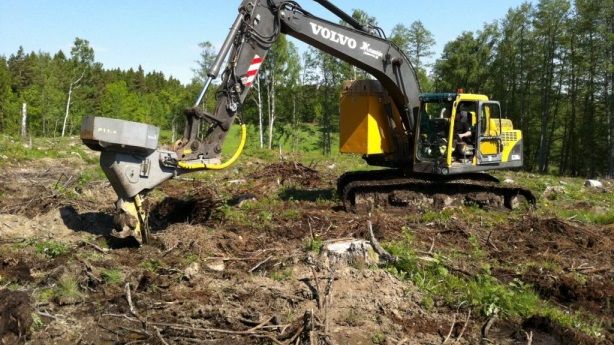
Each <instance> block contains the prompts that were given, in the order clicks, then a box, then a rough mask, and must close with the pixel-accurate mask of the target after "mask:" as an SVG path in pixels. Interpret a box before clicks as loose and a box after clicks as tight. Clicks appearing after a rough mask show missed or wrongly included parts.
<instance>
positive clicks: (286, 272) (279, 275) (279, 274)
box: [270, 267, 292, 282]
mask: <svg viewBox="0 0 614 345" xmlns="http://www.w3.org/2000/svg"><path fill="white" fill-rule="evenodd" d="M270 277H271V279H273V280H275V281H278V282H283V281H286V280H288V279H290V278H292V267H286V268H284V269H279V270H276V271H273V272H271V274H270Z"/></svg>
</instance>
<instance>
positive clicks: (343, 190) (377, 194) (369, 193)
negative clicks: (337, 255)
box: [337, 169, 536, 213]
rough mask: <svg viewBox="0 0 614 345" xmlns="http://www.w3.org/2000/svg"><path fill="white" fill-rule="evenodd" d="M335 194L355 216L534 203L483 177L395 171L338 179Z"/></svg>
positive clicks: (530, 196) (514, 188) (512, 188)
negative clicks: (383, 210)
mask: <svg viewBox="0 0 614 345" xmlns="http://www.w3.org/2000/svg"><path fill="white" fill-rule="evenodd" d="M337 191H338V193H339V197H340V199H341V200H342V202H343V206H344V207H345V209H346V210H347V211H348V212H358V213H360V212H364V211H368V210H371V209H373V208H382V207H384V208H387V207H394V208H406V207H411V206H416V207H421V206H434V207H436V208H443V207H445V206H450V205H453V204H463V205H470V204H473V205H477V206H479V207H490V208H502V207H505V208H509V209H513V208H515V207H517V206H518V204H519V203H520V201H521V199H522V198H524V199H525V200H526V202H528V203H529V204H530V205H535V201H536V199H535V196H534V195H533V193H532V192H531V191H530V190H528V189H525V188H521V187H518V186H512V185H510V186H504V185H501V184H500V183H499V180H498V179H496V178H495V177H493V176H491V175H488V174H483V173H468V174H461V175H454V176H438V175H427V174H412V175H406V174H404V173H403V172H402V171H401V170H396V169H389V170H376V171H357V172H349V173H346V174H343V175H342V176H341V177H339V179H338V180H337Z"/></svg>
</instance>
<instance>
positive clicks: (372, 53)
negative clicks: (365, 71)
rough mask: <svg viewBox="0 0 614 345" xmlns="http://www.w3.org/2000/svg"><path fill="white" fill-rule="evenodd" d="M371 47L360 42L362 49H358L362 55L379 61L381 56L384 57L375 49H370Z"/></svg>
mask: <svg viewBox="0 0 614 345" xmlns="http://www.w3.org/2000/svg"><path fill="white" fill-rule="evenodd" d="M370 47H371V45H370V44H369V43H367V42H362V47H360V49H361V50H362V51H363V54H365V55H367V56H370V57H373V58H376V59H378V60H379V59H381V58H382V56H384V53H382V52H381V51H379V50H375V49H371V48H370Z"/></svg>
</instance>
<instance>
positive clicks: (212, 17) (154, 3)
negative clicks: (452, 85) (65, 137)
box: [0, 0, 524, 82]
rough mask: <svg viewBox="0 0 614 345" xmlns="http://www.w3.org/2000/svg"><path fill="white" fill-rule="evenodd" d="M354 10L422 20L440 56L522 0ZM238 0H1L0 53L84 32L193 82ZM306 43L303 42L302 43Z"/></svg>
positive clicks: (62, 41)
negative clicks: (202, 49)
mask: <svg viewBox="0 0 614 345" xmlns="http://www.w3.org/2000/svg"><path fill="white" fill-rule="evenodd" d="M298 2H299V3H300V4H301V5H302V6H303V7H304V8H305V9H307V10H308V11H310V12H312V13H314V14H316V15H318V16H321V17H323V18H326V19H329V20H333V21H337V20H338V19H337V18H336V17H334V15H332V14H331V13H329V12H327V11H326V10H325V9H322V8H321V7H320V6H319V5H318V4H317V3H315V2H314V1H312V0H298ZM332 2H333V3H335V4H336V5H337V6H338V7H340V8H342V9H344V10H346V11H347V12H351V10H352V9H353V8H360V9H363V10H365V11H366V12H367V13H369V14H370V15H371V16H374V17H376V18H377V20H378V22H379V24H380V26H381V27H382V28H383V29H384V30H385V31H386V33H389V32H390V30H391V29H392V27H393V26H394V25H395V24H397V23H403V24H405V25H407V26H409V25H410V24H411V23H412V22H413V21H415V20H421V21H422V22H423V23H424V25H425V26H426V28H427V29H429V30H430V31H431V32H432V33H433V35H434V36H435V39H436V41H437V45H436V47H435V52H436V55H435V56H436V57H437V56H439V54H440V53H441V50H442V49H443V46H444V45H445V43H446V42H448V41H450V40H452V39H454V38H455V37H456V36H458V35H459V34H460V33H461V32H463V31H476V30H479V29H480V28H481V27H482V25H483V23H485V22H492V21H494V20H497V19H500V18H502V17H503V16H504V15H505V13H506V12H507V10H508V9H509V8H510V7H516V6H518V5H520V4H521V3H522V2H524V0H462V1H455V0H439V1H424V0H420V1H418V0H404V1H401V0H387V1H384V0H354V1H352V0H333V1H332ZM239 3H240V0H217V1H214V0H176V1H172V0H106V1H100V0H99V1H94V0H79V1H77V0H61V1H49V0H0V55H4V56H8V55H10V54H12V53H14V52H16V51H17V49H18V48H19V46H20V45H21V46H23V47H24V49H25V50H26V51H39V50H40V51H44V52H51V53H55V52H57V51H58V50H60V49H61V50H64V52H66V53H68V51H69V50H70V47H71V45H72V42H73V40H74V38H75V37H81V38H85V39H87V40H89V41H90V44H91V45H92V47H93V48H94V50H95V53H96V61H99V62H102V63H103V64H104V66H105V67H107V68H114V67H121V68H130V67H134V68H136V67H137V66H138V65H139V64H140V65H141V66H143V68H144V69H145V71H152V70H157V71H162V72H164V73H165V74H167V75H169V74H170V75H172V76H174V77H175V78H178V79H179V80H181V81H182V82H188V81H189V80H190V79H191V77H192V75H193V73H192V68H194V66H195V60H197V59H198V54H199V48H198V42H202V41H211V42H212V43H214V44H215V45H217V46H219V45H220V44H221V42H222V41H223V40H224V38H225V37H226V34H227V32H228V28H229V26H230V25H231V24H232V21H233V19H234V17H235V16H236V13H237V7H238V5H239ZM299 47H300V49H304V46H303V45H299Z"/></svg>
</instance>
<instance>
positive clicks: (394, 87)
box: [81, 0, 535, 243]
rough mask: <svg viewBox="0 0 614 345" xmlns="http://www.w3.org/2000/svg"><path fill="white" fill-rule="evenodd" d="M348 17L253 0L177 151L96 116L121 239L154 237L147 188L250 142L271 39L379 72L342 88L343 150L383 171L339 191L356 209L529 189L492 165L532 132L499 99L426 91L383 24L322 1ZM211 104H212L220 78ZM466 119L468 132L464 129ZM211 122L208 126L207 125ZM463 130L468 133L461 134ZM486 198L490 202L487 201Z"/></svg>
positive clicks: (356, 177) (509, 159)
mask: <svg viewBox="0 0 614 345" xmlns="http://www.w3.org/2000/svg"><path fill="white" fill-rule="evenodd" d="M314 1H316V2H317V3H319V4H320V5H322V6H324V7H325V8H326V9H327V10H329V11H330V12H332V13H333V14H335V15H336V16H337V17H339V18H340V19H341V21H342V22H343V23H342V24H336V23H334V22H332V21H328V20H325V19H322V18H319V17H317V16H315V15H313V14H311V13H309V12H308V11H307V10H305V9H303V8H302V7H301V6H300V4H299V3H297V2H295V1H288V0H243V1H242V3H241V4H240V6H239V11H238V12H239V13H238V15H237V17H236V19H235V20H234V22H233V24H232V26H231V28H230V32H229V34H228V36H227V38H226V40H225V41H224V43H223V44H222V46H221V48H220V51H219V54H218V55H217V57H216V59H215V61H214V62H213V64H212V65H211V66H210V70H209V71H208V76H207V79H206V81H205V84H204V87H203V88H202V91H201V92H200V94H199V95H198V97H197V99H196V102H195V103H194V105H193V107H191V108H189V109H188V110H186V112H185V115H186V125H185V129H184V133H183V137H182V139H181V140H179V141H178V142H177V143H176V145H175V147H174V149H173V150H164V149H160V148H159V147H158V140H159V128H157V127H155V126H152V125H148V124H143V123H136V122H131V121H125V120H118V119H111V118H104V117H86V118H85V119H84V121H83V123H82V128H81V139H82V141H83V142H84V143H85V144H86V145H87V146H88V147H90V148H91V149H94V150H98V151H101V154H100V165H101V167H102V169H103V171H104V173H105V174H106V176H107V178H108V179H109V181H110V183H111V185H112V187H113V189H114V190H115V192H116V193H117V195H118V201H117V203H116V207H117V215H116V217H115V230H114V231H113V234H114V235H115V236H117V237H121V238H125V237H133V238H135V239H137V240H138V241H139V242H141V243H142V242H147V241H148V237H149V232H148V230H147V220H146V218H147V214H146V212H145V210H144V209H143V197H144V195H145V194H146V193H147V192H148V191H150V190H152V189H154V188H155V187H156V186H158V185H160V184H161V183H163V182H164V181H166V180H169V179H172V178H174V177H177V176H179V175H182V174H186V173H190V172H194V171H202V170H220V169H225V168H227V167H228V166H230V165H231V164H232V163H234V162H235V161H236V160H237V159H238V157H239V155H240V154H241V151H242V149H243V147H244V145H245V141H246V127H245V123H243V121H242V119H241V115H240V110H241V107H242V105H243V103H244V101H245V98H246V97H247V95H248V93H249V92H250V90H251V89H252V87H253V84H254V80H255V78H256V77H257V74H258V71H259V69H260V66H261V65H262V63H263V61H264V60H265V59H266V58H267V52H268V51H269V49H270V48H271V45H272V44H273V43H275V41H276V40H277V39H278V38H279V37H280V35H281V34H286V35H289V36H292V37H295V38H296V39H298V40H300V41H303V42H305V43H306V44H308V45H310V46H313V47H315V48H317V49H320V50H321V51H323V52H325V53H328V54H330V55H332V56H334V57H336V58H338V59H340V60H343V61H345V62H347V63H349V64H351V65H353V66H356V67H357V68H360V69H362V70H363V71H365V72H367V73H368V74H369V75H370V76H372V78H373V79H369V80H354V81H347V82H345V83H344V85H343V88H342V93H341V97H340V150H341V152H345V153H355V154H361V155H363V158H364V160H365V161H366V163H367V164H368V165H371V166H378V167H384V168H386V169H383V170H374V171H363V172H348V173H345V174H344V175H342V176H341V177H340V178H339V180H338V193H339V197H340V199H341V202H342V203H343V205H344V207H345V208H346V210H348V211H357V210H359V209H360V208H361V206H362V205H365V204H368V205H369V207H379V206H382V205H392V206H401V207H402V206H404V205H408V204H409V203H411V202H412V199H415V198H416V195H419V198H428V197H433V196H434V195H436V194H437V193H443V194H454V195H460V196H461V197H466V198H470V196H471V195H473V196H474V197H475V195H479V194H480V193H487V194H489V195H495V196H497V197H498V198H499V199H500V200H501V203H502V204H505V205H506V206H508V207H512V206H513V204H514V203H515V202H516V201H517V200H518V198H519V197H524V198H525V199H526V200H527V201H528V202H529V203H534V201H535V198H534V196H533V195H532V194H531V192H530V191H528V190H526V189H523V188H519V187H512V186H503V185H500V184H498V183H497V182H498V181H497V180H496V179H495V178H494V177H492V176H491V175H488V174H485V173H483V172H484V171H488V170H493V169H503V168H517V167H521V166H522V164H523V149H522V133H521V132H520V131H519V130H516V129H514V127H513V124H512V123H511V121H510V120H508V119H505V118H503V117H502V115H501V110H500V109H501V108H500V105H499V103H498V102H494V101H490V100H489V99H488V98H487V97H486V96H483V95H475V94H469V93H464V92H462V90H459V91H458V92H455V93H432V94H421V91H420V85H419V83H418V78H417V77H416V71H415V70H414V68H413V67H412V64H411V63H410V61H409V59H408V58H407V56H406V55H405V54H404V53H403V51H402V50H401V49H399V47H397V46H396V45H395V44H393V43H392V42H391V41H390V40H388V39H387V38H386V36H385V34H384V32H383V30H382V29H380V28H378V27H376V26H372V25H365V24H362V23H360V22H358V21H356V20H355V19H354V18H352V17H351V16H350V15H348V14H347V13H345V12H344V11H342V10H341V9H339V8H338V7H336V6H335V5H333V4H332V3H330V2H329V1H327V0H314ZM220 74H221V78H220V79H221V80H220V82H219V86H218V87H217V92H216V105H215V109H214V110H213V111H212V112H208V111H206V110H204V109H203V108H202V107H201V103H202V100H203V97H204V96H205V94H206V93H207V91H208V90H209V89H210V86H211V84H212V82H214V80H215V79H217V78H218V77H220ZM461 121H465V124H464V125H462V127H463V128H464V131H465V132H466V133H462V135H461V133H458V129H459V128H460V127H461V125H459V123H461ZM235 123H238V125H239V126H241V141H240V145H239V147H238V149H237V151H236V152H235V154H234V155H233V156H232V157H230V158H229V159H228V160H226V161H225V162H222V160H221V152H222V145H223V143H224V140H225V138H226V136H227V135H228V133H229V129H230V128H231V126H233V125H235ZM201 131H202V133H201ZM461 136H463V138H461ZM478 201H479V200H478Z"/></svg>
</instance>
